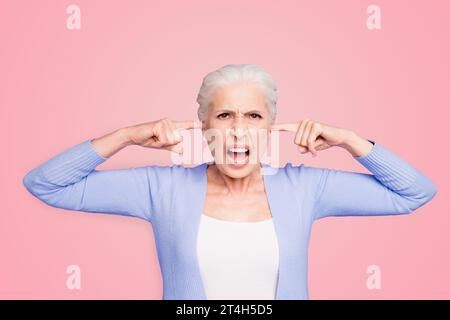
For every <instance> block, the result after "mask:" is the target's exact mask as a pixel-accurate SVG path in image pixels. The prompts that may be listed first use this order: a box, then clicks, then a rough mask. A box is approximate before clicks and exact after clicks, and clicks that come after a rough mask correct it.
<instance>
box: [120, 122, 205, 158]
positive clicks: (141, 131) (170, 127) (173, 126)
mask: <svg viewBox="0 0 450 320" xmlns="http://www.w3.org/2000/svg"><path fill="white" fill-rule="evenodd" d="M201 127H202V126H201V122H198V121H172V120H170V119H167V118H164V119H161V120H157V121H153V122H145V123H141V124H137V125H135V126H131V127H127V128H126V131H127V136H128V138H129V139H130V143H131V144H133V145H139V146H141V147H146V148H155V149H166V150H170V151H174V152H177V153H180V154H181V153H182V152H183V147H182V145H181V142H182V141H183V137H182V136H181V134H180V131H181V130H187V129H195V128H201Z"/></svg>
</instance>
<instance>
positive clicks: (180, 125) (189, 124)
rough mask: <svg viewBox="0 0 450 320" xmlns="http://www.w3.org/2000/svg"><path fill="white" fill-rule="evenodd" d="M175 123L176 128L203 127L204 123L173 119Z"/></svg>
mask: <svg viewBox="0 0 450 320" xmlns="http://www.w3.org/2000/svg"><path fill="white" fill-rule="evenodd" d="M173 124H174V125H175V128H177V129H180V130H187V129H196V128H201V127H202V123H201V122H200V121H190V120H189V121H173Z"/></svg>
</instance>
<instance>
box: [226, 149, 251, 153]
mask: <svg viewBox="0 0 450 320" xmlns="http://www.w3.org/2000/svg"><path fill="white" fill-rule="evenodd" d="M228 150H229V151H230V152H237V153H244V152H247V151H248V149H247V148H230V149H228Z"/></svg>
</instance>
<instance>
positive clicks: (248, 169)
mask: <svg viewBox="0 0 450 320" xmlns="http://www.w3.org/2000/svg"><path fill="white" fill-rule="evenodd" d="M259 166H260V165H259V164H250V163H246V164H243V165H233V164H220V165H217V167H218V169H219V170H220V171H222V172H223V173H224V174H226V175H227V176H228V177H230V178H233V179H240V178H245V177H247V176H249V175H250V174H252V173H253V172H254V170H256V169H258V168H259Z"/></svg>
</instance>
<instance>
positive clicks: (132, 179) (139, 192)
mask: <svg viewBox="0 0 450 320" xmlns="http://www.w3.org/2000/svg"><path fill="white" fill-rule="evenodd" d="M107 159H108V158H105V157H103V156H102V155H100V154H99V153H98V152H97V151H96V150H95V149H94V147H93V146H92V140H91V139H89V140H86V141H84V142H82V143H80V144H77V145H75V146H73V147H71V148H69V149H67V150H65V151H63V152H61V153H59V154H57V155H56V156H54V157H53V158H51V159H50V160H48V161H46V162H44V163H43V164H41V165H39V166H37V167H36V168H34V169H32V170H31V171H30V172H28V173H27V174H26V175H25V176H24V178H23V184H24V186H25V188H26V189H27V190H28V191H29V192H30V193H31V194H32V195H34V196H35V197H36V198H38V199H39V200H41V201H43V202H44V203H46V204H48V205H51V206H53V207H56V208H62V209H68V210H77V211H85V212H95V213H111V214H118V215H125V216H132V217H137V218H141V219H144V220H146V221H150V218H151V212H150V207H151V199H150V198H151V196H150V179H149V174H150V172H149V171H150V170H151V167H137V168H128V169H113V170H100V171H99V170H95V168H96V167H97V166H98V165H100V164H101V163H103V162H104V161H106V160H107Z"/></svg>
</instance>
